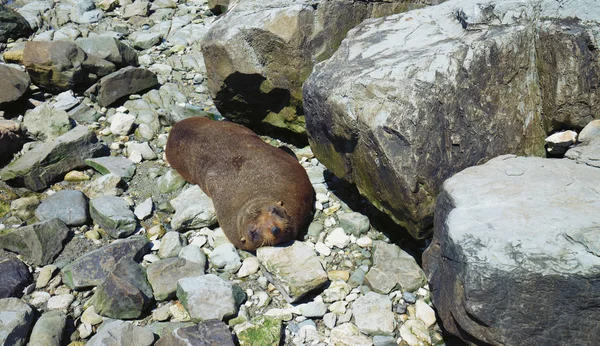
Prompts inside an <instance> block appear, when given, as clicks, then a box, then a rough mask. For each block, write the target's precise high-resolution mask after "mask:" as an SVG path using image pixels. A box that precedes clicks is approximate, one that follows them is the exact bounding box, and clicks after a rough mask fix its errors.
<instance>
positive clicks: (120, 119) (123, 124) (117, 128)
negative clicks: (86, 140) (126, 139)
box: [110, 112, 135, 135]
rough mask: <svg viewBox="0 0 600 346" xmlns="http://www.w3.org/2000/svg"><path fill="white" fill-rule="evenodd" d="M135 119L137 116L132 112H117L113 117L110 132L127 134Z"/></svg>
mask: <svg viewBox="0 0 600 346" xmlns="http://www.w3.org/2000/svg"><path fill="white" fill-rule="evenodd" d="M134 121H135V116H133V115H132V114H125V113H118V112H117V113H115V115H113V117H112V122H111V123H110V132H112V133H114V134H115V135H126V134H128V133H129V131H130V130H131V127H132V126H133V122H134Z"/></svg>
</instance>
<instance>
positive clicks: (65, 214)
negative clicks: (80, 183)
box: [35, 190, 90, 226]
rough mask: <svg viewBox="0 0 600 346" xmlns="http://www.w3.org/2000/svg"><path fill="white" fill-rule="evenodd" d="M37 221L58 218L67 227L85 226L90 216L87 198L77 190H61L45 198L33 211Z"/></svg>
mask: <svg viewBox="0 0 600 346" xmlns="http://www.w3.org/2000/svg"><path fill="white" fill-rule="evenodd" d="M35 216H36V217H37V218H38V220H48V219H53V218H58V219H60V220H62V221H63V222H64V223H66V224H67V226H81V225H85V224H86V223H87V222H88V220H89V218H90V216H89V212H88V200H87V197H85V195H84V194H83V193H82V192H81V191H77V190H61V191H57V192H56V193H55V194H53V195H52V196H50V197H48V198H46V199H45V200H43V201H42V203H41V204H40V205H39V206H38V207H37V209H36V210H35Z"/></svg>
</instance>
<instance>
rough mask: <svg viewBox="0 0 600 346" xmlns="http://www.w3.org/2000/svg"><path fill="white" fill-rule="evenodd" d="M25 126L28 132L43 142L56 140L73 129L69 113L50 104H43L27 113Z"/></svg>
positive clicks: (24, 121) (24, 120)
mask: <svg viewBox="0 0 600 346" xmlns="http://www.w3.org/2000/svg"><path fill="white" fill-rule="evenodd" d="M23 125H24V126H25V127H26V128H27V132H29V133H31V134H32V135H33V136H35V137H37V138H39V139H40V140H42V141H47V140H53V139H56V138H58V137H59V136H61V135H64V134H65V133H67V132H68V131H69V130H70V129H71V128H72V125H71V122H70V121H69V115H68V114H67V112H65V111H64V110H61V109H57V108H55V107H54V106H52V105H50V104H48V103H42V104H41V105H39V106H37V107H35V108H34V109H32V110H30V111H27V112H25V117H24V118H23Z"/></svg>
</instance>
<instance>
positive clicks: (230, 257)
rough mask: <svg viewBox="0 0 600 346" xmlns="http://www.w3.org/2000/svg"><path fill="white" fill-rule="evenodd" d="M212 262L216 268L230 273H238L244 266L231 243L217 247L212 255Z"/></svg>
mask: <svg viewBox="0 0 600 346" xmlns="http://www.w3.org/2000/svg"><path fill="white" fill-rule="evenodd" d="M210 262H211V263H212V264H213V265H214V266H215V267H217V268H219V269H224V270H226V271H229V272H236V271H237V270H238V269H239V268H240V266H241V265H242V262H241V259H240V255H239V253H238V252H237V250H236V248H235V246H234V245H233V244H231V243H225V244H221V245H219V246H217V247H216V248H215V249H214V250H213V252H212V253H211V254H210Z"/></svg>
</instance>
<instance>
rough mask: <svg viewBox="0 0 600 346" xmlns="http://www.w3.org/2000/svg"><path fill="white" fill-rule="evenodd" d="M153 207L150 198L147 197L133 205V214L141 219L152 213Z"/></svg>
mask: <svg viewBox="0 0 600 346" xmlns="http://www.w3.org/2000/svg"><path fill="white" fill-rule="evenodd" d="M153 208H154V204H153V203H152V198H151V197H148V198H146V199H145V200H144V201H143V202H142V203H140V204H138V205H136V206H135V209H134V210H133V214H134V215H135V216H136V217H137V218H138V220H143V219H145V218H147V217H148V216H150V215H151V214H152V209H153Z"/></svg>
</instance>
